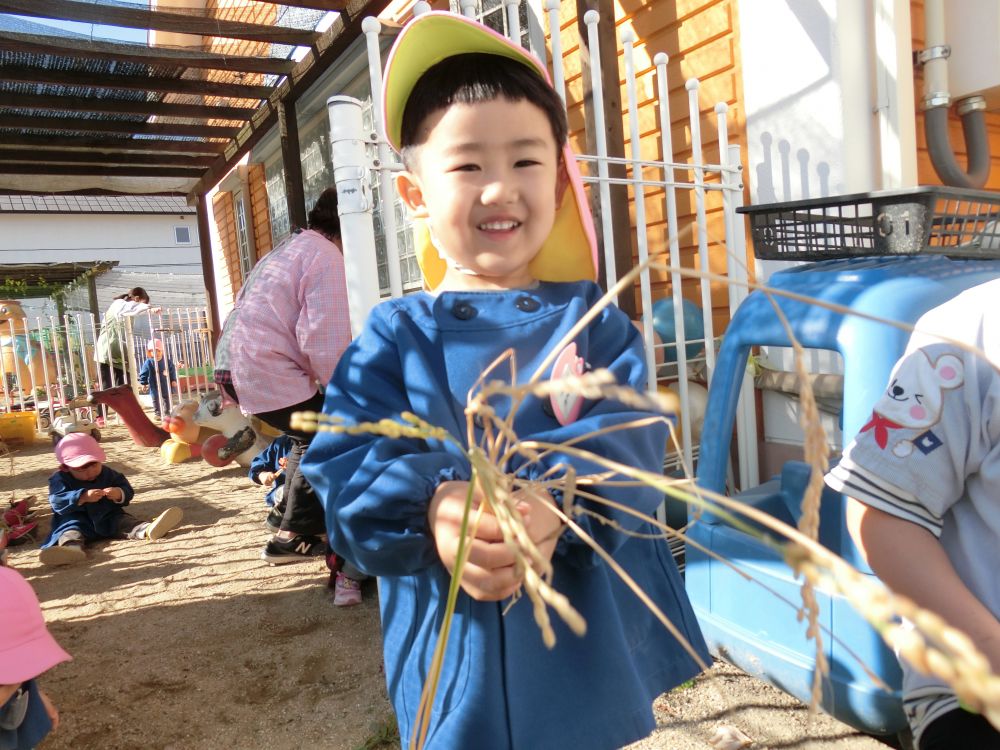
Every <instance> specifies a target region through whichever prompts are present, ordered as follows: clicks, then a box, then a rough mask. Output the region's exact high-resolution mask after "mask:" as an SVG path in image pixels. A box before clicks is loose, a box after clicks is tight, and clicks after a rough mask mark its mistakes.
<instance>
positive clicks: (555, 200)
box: [398, 98, 567, 290]
mask: <svg viewBox="0 0 1000 750" xmlns="http://www.w3.org/2000/svg"><path fill="white" fill-rule="evenodd" d="M421 135H422V136H424V137H423V138H422V143H421V145H420V148H419V152H418V157H417V164H416V165H415V169H414V171H413V172H406V173H403V174H402V175H400V177H399V183H398V188H399V192H400V195H402V196H403V200H404V201H405V202H406V204H407V205H408V206H409V207H410V209H411V210H412V211H413V213H414V216H416V217H422V218H426V219H427V220H428V222H429V224H430V227H431V230H432V232H433V235H434V237H435V241H436V244H437V245H438V247H439V249H440V250H441V251H442V252H444V253H445V254H446V255H447V256H448V257H449V258H450V259H451V260H452V261H454V263H455V264H457V265H458V266H459V267H460V268H461V269H465V272H463V271H462V270H459V269H458V268H455V267H454V266H453V265H449V268H448V271H447V273H446V274H445V278H444V281H443V282H442V284H441V287H440V288H441V289H442V290H444V289H478V288H516V287H523V286H526V285H529V284H531V283H532V282H533V281H534V278H533V276H532V274H531V272H530V270H529V268H528V264H529V263H530V262H531V261H532V260H533V259H534V257H535V256H536V255H537V254H538V251H539V250H540V249H541V247H542V243H543V242H544V241H545V239H546V238H547V237H548V236H549V233H550V232H551V231H552V224H553V222H554V220H555V214H556V209H557V208H558V206H559V203H560V201H561V200H562V196H563V193H564V192H565V189H566V184H567V182H566V176H565V171H564V170H563V168H562V165H561V162H560V161H559V156H558V154H559V151H558V149H557V147H556V143H555V139H554V137H553V136H552V129H551V126H550V125H549V121H548V119H547V117H546V116H545V113H544V112H543V111H542V110H541V109H540V108H539V107H537V106H536V105H534V104H532V103H530V102H528V101H527V100H520V101H516V102H512V101H508V100H507V99H503V98H500V99H494V100H492V101H488V102H481V103H477V104H453V105H451V106H450V107H448V108H447V109H443V110H440V111H438V112H435V113H433V114H431V115H430V116H429V117H427V119H426V120H425V121H424V123H422V125H421Z"/></svg>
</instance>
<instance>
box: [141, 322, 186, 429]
mask: <svg viewBox="0 0 1000 750" xmlns="http://www.w3.org/2000/svg"><path fill="white" fill-rule="evenodd" d="M146 354H147V357H146V361H145V362H143V363H142V369H141V370H139V384H140V385H144V386H147V387H148V388H149V395H150V396H151V397H152V399H153V413H154V414H156V416H157V417H159V416H160V408H161V404H162V407H163V408H164V409H166V410H167V411H170V389H171V388H173V387H176V386H177V370H176V369H175V368H174V363H173V362H172V361H171V360H170V359H168V358H167V357H165V356H164V355H163V342H162V341H160V340H159V339H150V340H149V343H148V344H147V345H146Z"/></svg>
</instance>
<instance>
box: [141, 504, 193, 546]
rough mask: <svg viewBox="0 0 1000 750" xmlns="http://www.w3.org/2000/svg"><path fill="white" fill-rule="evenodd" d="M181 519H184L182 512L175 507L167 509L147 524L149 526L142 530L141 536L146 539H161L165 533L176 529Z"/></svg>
mask: <svg viewBox="0 0 1000 750" xmlns="http://www.w3.org/2000/svg"><path fill="white" fill-rule="evenodd" d="M182 518H184V511H183V510H181V509H180V508H177V507H173V508H167V509H166V510H165V511H163V512H162V513H161V514H160V515H158V516H157V517H156V518H154V519H153V520H152V521H150V522H149V526H147V527H146V528H145V529H144V530H143V536H145V537H146V539H162V538H163V537H165V536H166V535H167V532H169V531H171V530H173V529H176V528H177V525H178V524H179V523H180V522H181V519H182Z"/></svg>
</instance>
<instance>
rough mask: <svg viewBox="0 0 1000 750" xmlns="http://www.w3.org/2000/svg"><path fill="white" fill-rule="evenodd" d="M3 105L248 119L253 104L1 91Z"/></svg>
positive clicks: (206, 118) (204, 118)
mask: <svg viewBox="0 0 1000 750" xmlns="http://www.w3.org/2000/svg"><path fill="white" fill-rule="evenodd" d="M0 107H18V108H20V109H51V110H63V111H66V112H110V113H114V114H129V115H159V116H161V117H188V118H192V119H201V120H214V119H218V120H249V119H250V118H251V117H252V116H253V113H254V111H255V109H256V108H254V107H222V106H219V107H216V106H213V105H211V104H175V103H173V102H160V101H135V100H128V99H101V98H98V97H94V96H55V95H52V94H14V93H8V92H4V91H0Z"/></svg>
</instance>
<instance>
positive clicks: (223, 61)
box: [0, 32, 295, 75]
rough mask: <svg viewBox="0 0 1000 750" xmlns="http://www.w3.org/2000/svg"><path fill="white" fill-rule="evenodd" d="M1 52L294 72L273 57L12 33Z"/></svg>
mask: <svg viewBox="0 0 1000 750" xmlns="http://www.w3.org/2000/svg"><path fill="white" fill-rule="evenodd" d="M0 49H5V50H9V51H11V52H34V53H35V54H42V55H59V56H62V57H86V58H90V59H93V60H113V61H121V60H125V61H127V62H135V63H145V64H147V65H163V66H171V65H174V66H178V67H187V68H207V69H213V70H232V71H237V72H242V73H265V74H266V73H272V74H276V75H288V74H289V73H291V72H292V70H294V69H295V61H293V60H281V59H277V58H272V57H246V56H241V55H222V54H218V53H216V52H201V51H197V50H190V49H173V48H170V47H146V46H142V45H138V44H118V43H116V42H98V41H90V40H86V39H85V40H77V39H74V38H68V37H52V36H41V35H39V34H19V33H15V32H4V33H3V34H2V35H0Z"/></svg>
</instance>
